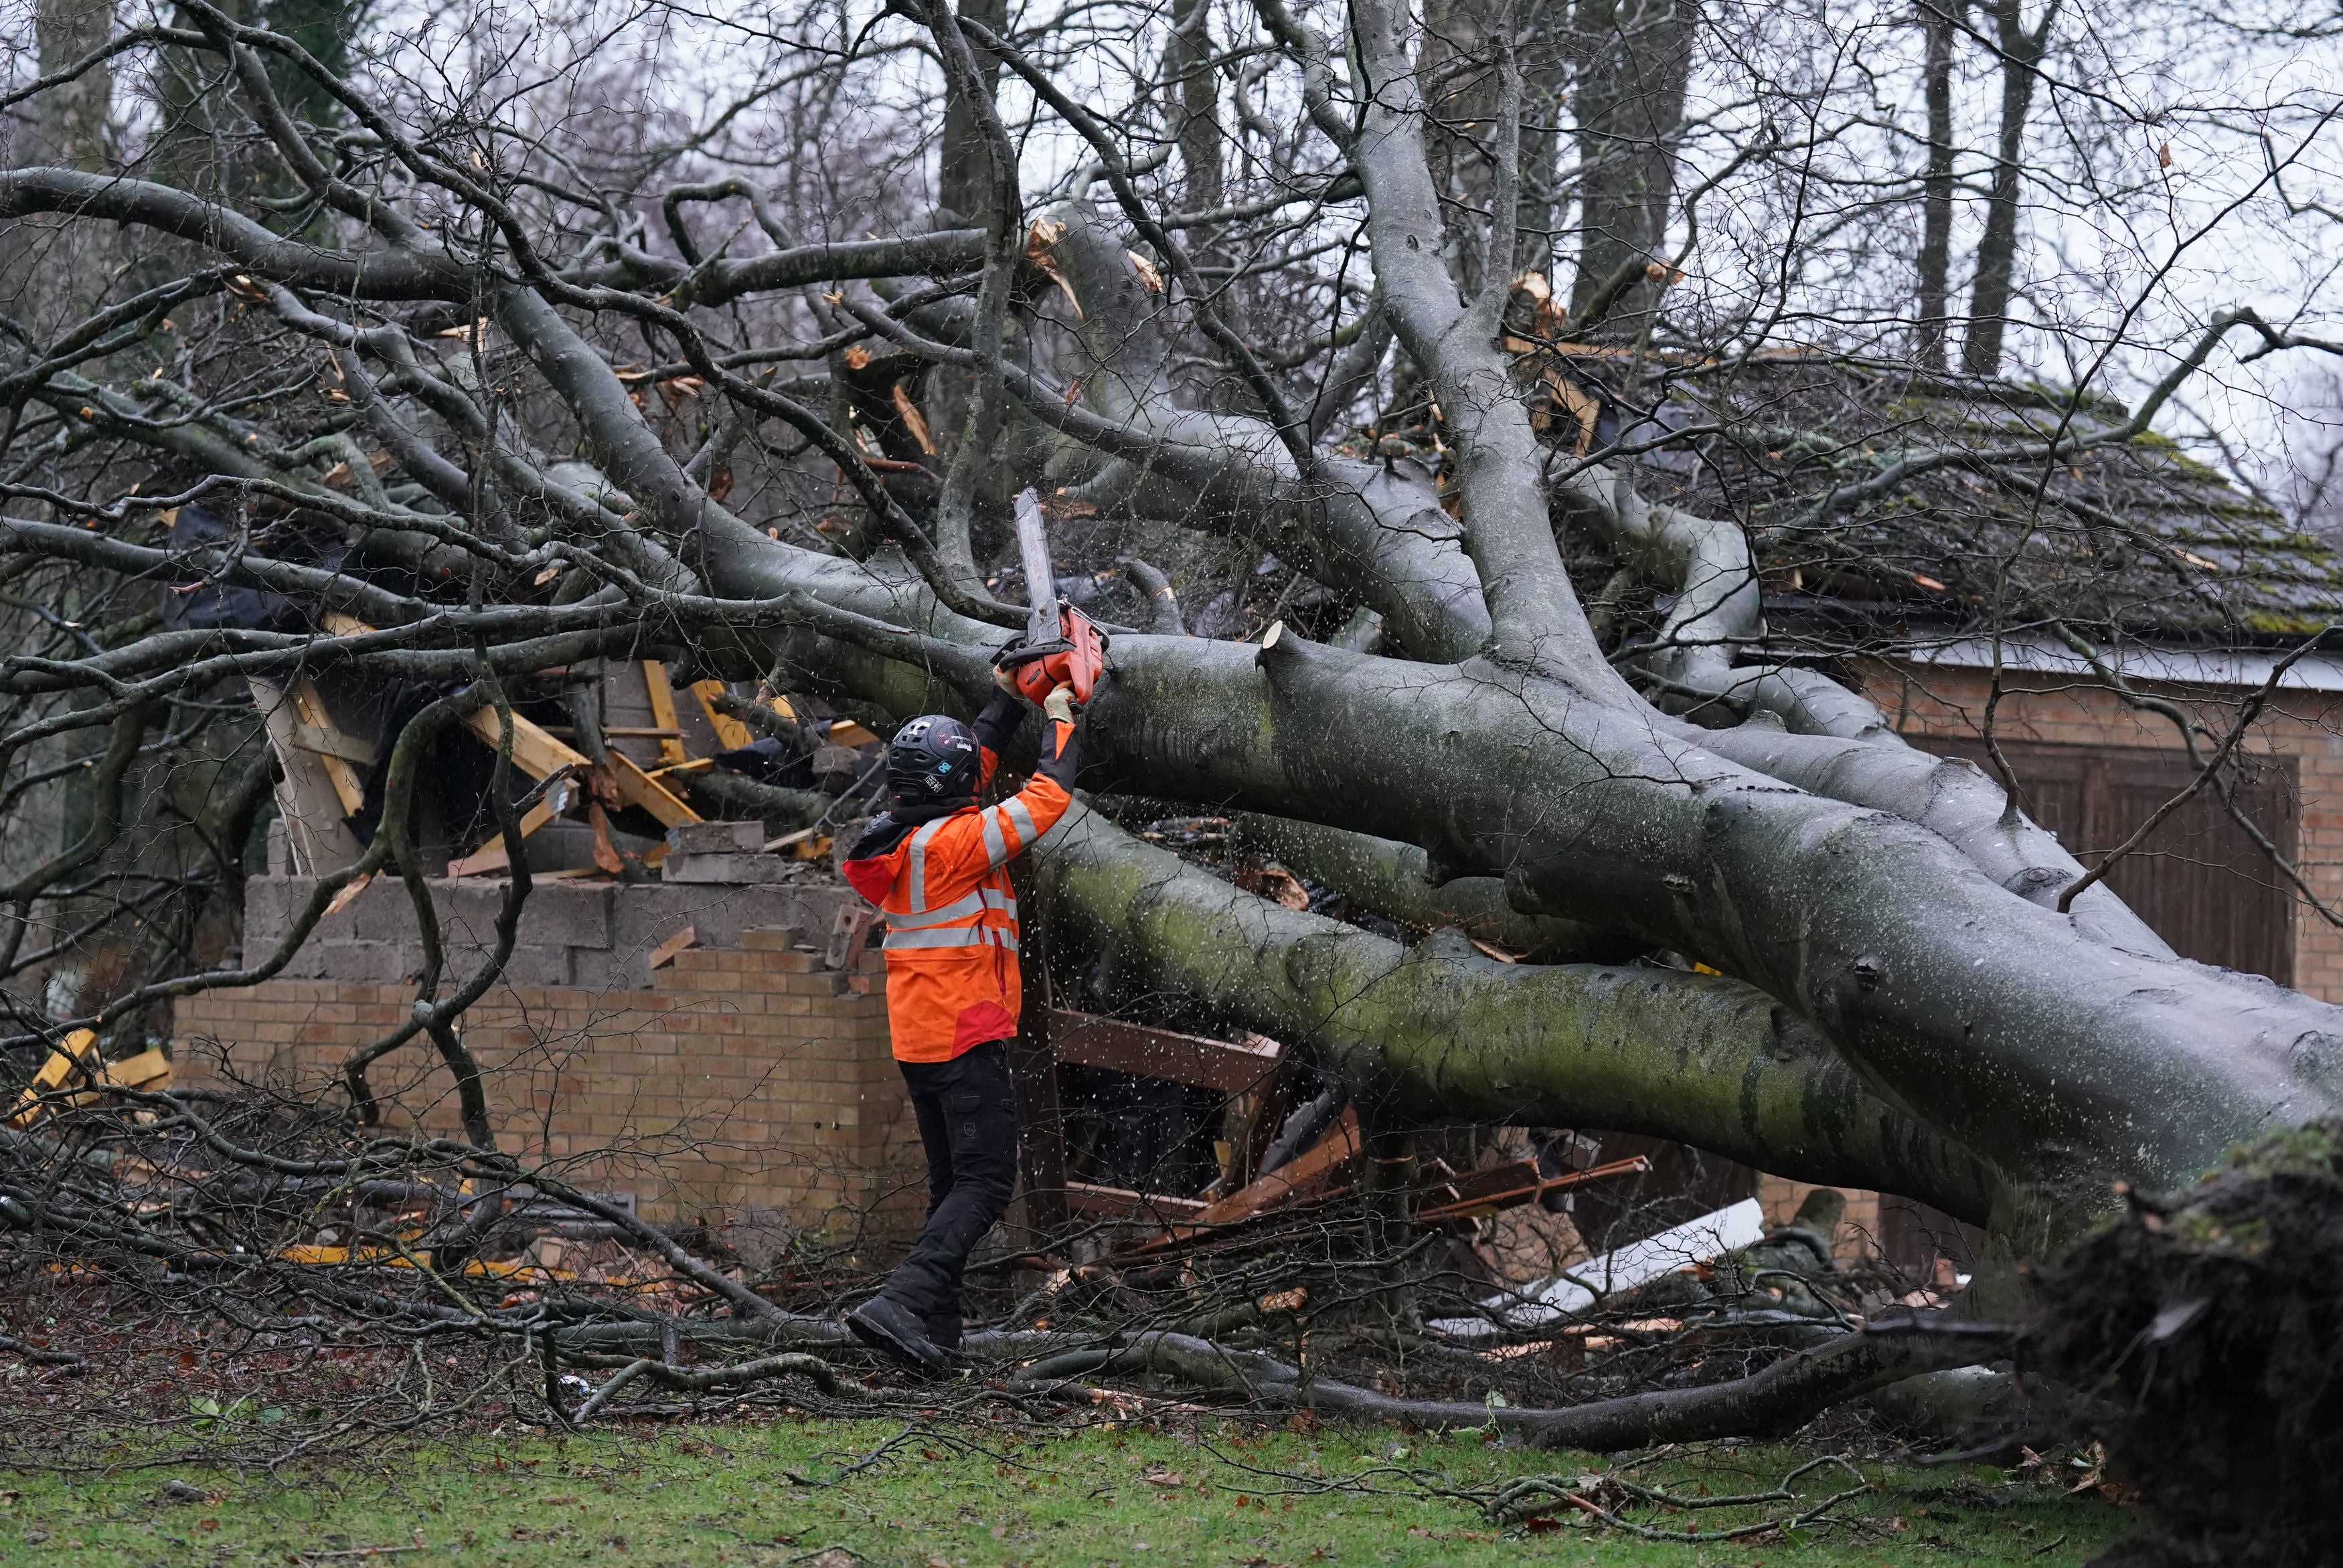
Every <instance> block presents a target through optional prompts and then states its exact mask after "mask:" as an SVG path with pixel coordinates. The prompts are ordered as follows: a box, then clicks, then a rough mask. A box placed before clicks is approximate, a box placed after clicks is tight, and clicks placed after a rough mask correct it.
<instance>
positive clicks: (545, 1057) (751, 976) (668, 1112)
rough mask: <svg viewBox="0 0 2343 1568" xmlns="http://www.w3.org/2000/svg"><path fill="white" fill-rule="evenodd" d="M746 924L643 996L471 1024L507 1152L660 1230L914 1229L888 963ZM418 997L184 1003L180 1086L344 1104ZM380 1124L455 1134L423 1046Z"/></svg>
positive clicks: (396, 990) (363, 987) (373, 1076)
mask: <svg viewBox="0 0 2343 1568" xmlns="http://www.w3.org/2000/svg"><path fill="white" fill-rule="evenodd" d="M741 940H742V946H741V947H740V948H739V949H737V950H697V949H693V950H686V951H684V952H682V953H679V954H678V955H677V956H676V958H675V960H674V961H673V962H672V963H671V964H669V966H667V967H665V968H663V969H661V970H658V971H657V972H656V974H655V975H654V976H653V984H652V989H650V990H640V991H635V990H580V989H570V988H551V987H528V986H524V987H518V988H509V987H499V988H498V989H497V990H491V991H490V992H489V993H488V995H487V996H486V997H484V998H482V999H481V1000H480V1001H479V1002H478V1003H477V1004H475V1005H474V1006H473V1007H472V1008H471V1010H469V1011H468V1012H467V1013H466V1014H465V1015H464V1018H463V1020H462V1024H461V1030H462V1034H463V1039H464V1040H465V1043H466V1044H467V1045H468V1047H469V1048H470V1050H471V1051H472V1053H473V1055H474V1056H475V1057H476V1058H477V1059H478V1061H479V1064H480V1068H481V1070H482V1074H483V1076H484V1078H485V1079H486V1081H487V1085H488V1099H489V1103H490V1111H491V1118H492V1121H493V1124H494V1127H495V1131H496V1134H497V1140H498V1146H499V1147H500V1148H501V1149H503V1150H505V1151H508V1152H510V1153H514V1154H518V1155H520V1156H522V1157H523V1158H525V1159H529V1160H541V1161H548V1162H549V1163H550V1164H551V1166H552V1167H553V1168H554V1169H555V1170H556V1171H557V1172H558V1174H560V1175H561V1176H562V1177H563V1178H564V1179H566V1180H568V1181H570V1182H571V1183H573V1184H575V1185H578V1186H580V1187H583V1188H586V1189H588V1190H589V1191H628V1192H632V1193H634V1194H635V1195H636V1201H637V1204H638V1210H639V1212H640V1213H642V1214H643V1215H644V1216H646V1217H647V1218H653V1219H704V1220H706V1221H708V1222H709V1223H710V1224H718V1223H721V1222H722V1221H723V1220H724V1219H725V1218H726V1217H728V1216H729V1215H731V1214H734V1213H736V1212H738V1211H739V1209H740V1208H741V1207H742V1206H743V1205H744V1204H762V1205H768V1206H770V1207H772V1208H776V1209H779V1210H781V1211H784V1212H786V1213H788V1214H789V1216H790V1218H791V1219H792V1220H794V1221H797V1222H798V1223H799V1224H806V1225H814V1224H823V1223H828V1224H830V1225H831V1226H833V1227H835V1226H840V1225H846V1224H851V1223H853V1222H855V1221H856V1220H857V1218H858V1216H869V1217H872V1218H875V1220H876V1221H877V1224H878V1228H879V1229H880V1231H902V1230H904V1229H905V1228H907V1227H908V1226H910V1225H915V1224H916V1223H917V1220H918V1217H919V1214H920V1211H921V1210H922V1208H923V1206H924V1193H923V1191H921V1189H920V1172H921V1171H923V1170H924V1166H923V1164H922V1162H921V1161H920V1154H919V1130H918V1127H917V1125H916V1123H915V1122H914V1121H913V1119H912V1116H911V1112H910V1102H909V1101H908V1100H907V1099H906V1098H905V1096H904V1093H903V1081H902V1076H901V1074H900V1072H899V1071H898V1070H897V1069H896V1067H895V1062H894V1059H893V1057H892V1055H891V1053H890V1050H889V1049H888V1042H887V1003H886V996H885V990H886V977H885V974H884V972H883V970H882V969H881V968H880V960H879V955H878V954H877V953H876V952H872V953H870V954H868V955H866V957H865V960H864V966H863V970H862V972H861V973H860V975H858V976H856V977H854V980H855V982H856V983H858V984H860V985H863V986H866V987H867V990H865V991H863V992H861V993H860V994H857V993H855V992H854V991H853V990H851V989H850V987H849V985H848V982H847V977H844V976H840V975H836V974H832V973H830V972H828V971H826V970H820V969H818V968H817V967H816V964H815V960H814V958H813V956H812V955H810V954H807V953H801V952H797V951H793V950H790V947H789V933H788V932H783V931H774V932H766V931H759V930H751V931H749V932H746V933H744V935H743V937H742V939H741ZM413 1000H414V991H413V989H412V988H411V987H409V986H406V985H372V984H360V983H355V982H347V981H337V980H275V981H271V982H269V983H267V984H265V985H259V986H254V987H251V988H249V989H246V990H219V991H207V992H205V993H202V994H200V995H197V996H192V997H186V998H182V999H181V1000H179V1002H178V1004H177V1012H176V1021H175V1027H174V1030H173V1033H174V1035H175V1037H176V1038H175V1040H174V1045H173V1051H174V1055H175V1057H176V1060H178V1062H179V1063H180V1072H181V1074H182V1081H183V1082H194V1083H198V1084H201V1083H210V1084H214V1085H224V1084H225V1083H226V1082H231V1081H244V1082H248V1083H256V1084H263V1085H266V1087H268V1088H270V1089H273V1090H276V1091H281V1092H289V1093H293V1094H297V1095H301V1096H305V1097H317V1098H324V1099H328V1100H331V1101H335V1102H337V1103H340V1102H344V1096H343V1093H342V1091H341V1089H340V1087H339V1086H340V1081H341V1073H342V1065H343V1063H344V1062H345V1061H346V1060H347V1058H348V1057H349V1055H350V1053H351V1052H352V1051H354V1050H358V1049H360V1048H362V1047H364V1046H365V1045H367V1044H368V1043H369V1042H371V1041H373V1040H378V1039H380V1038H381V1037H382V1036H383V1035H385V1034H387V1033H388V1032H389V1031H390V1030H393V1029H394V1028H396V1027H397V1024H398V1023H399V1021H400V1020H402V1019H404V1018H405V1017H406V1016H407V1009H408V1008H409V1007H410V1006H411V1005H412V1004H413ZM369 1078H370V1082H371V1085H372V1087H373V1089H374V1091H375V1093H376V1094H377V1097H378V1099H379V1100H380V1101H381V1104H382V1110H383V1121H384V1123H385V1125H386V1127H387V1128H389V1129H396V1130H403V1129H407V1128H416V1129H420V1130H422V1131H427V1132H432V1133H441V1132H454V1131H457V1130H458V1116H457V1108H456V1096H455V1089H454V1083H453V1081H452V1080H451V1078H450V1076H449V1075H448V1073H447V1070H446V1069H445V1068H443V1067H442V1066H441V1065H440V1064H439V1061H438V1059H437V1052H436V1051H435V1050H433V1048H432V1046H431V1044H430V1041H429V1040H427V1038H423V1037H420V1036H418V1037H417V1039H415V1040H410V1041H408V1042H407V1044H405V1045H403V1046H401V1047H400V1048H399V1049H398V1050H395V1051H393V1052H392V1053H390V1054H389V1055H388V1056H387V1057H385V1058H383V1059H382V1060H379V1061H377V1062H376V1063H375V1064H374V1067H373V1069H372V1070H371V1072H370V1075H369Z"/></svg>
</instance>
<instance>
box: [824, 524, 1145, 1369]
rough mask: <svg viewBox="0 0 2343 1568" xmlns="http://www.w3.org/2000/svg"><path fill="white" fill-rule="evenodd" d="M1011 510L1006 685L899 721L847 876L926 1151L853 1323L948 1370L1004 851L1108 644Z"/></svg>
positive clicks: (977, 1132) (1065, 762) (1046, 782)
mask: <svg viewBox="0 0 2343 1568" xmlns="http://www.w3.org/2000/svg"><path fill="white" fill-rule="evenodd" d="M1018 509H1019V514H1020V516H1019V532H1020V534H1021V536H1026V538H1027V541H1028V549H1027V560H1028V563H1029V566H1028V577H1027V580H1028V583H1029V585H1030V586H1031V597H1032V598H1033V603H1034V612H1033V621H1034V625H1033V627H1032V628H1031V629H1030V630H1029V635H1028V637H1027V638H1025V639H1024V641H1023V643H1022V645H1021V647H1018V648H1013V649H1011V650H1010V651H1008V652H1007V653H1005V654H1004V656H1003V663H1002V665H1001V668H999V669H997V670H996V671H995V672H994V676H993V678H994V681H995V683H996V684H997V685H999V686H1000V688H1001V689H1000V690H999V691H998V692H996V693H995V694H994V695H993V697H992V699H991V700H990V702H988V703H986V704H985V707H984V710H983V711H982V712H981V713H979V714H978V715H977V718H976V724H975V727H974V729H970V727H969V726H968V725H965V724H962V723H961V722H960V720H958V719H952V718H950V717H948V716H946V715H944V714H940V713H930V714H925V715H922V716H921V717H920V718H918V719H912V720H911V721H910V723H908V724H906V725H904V726H903V727H902V729H899V730H897V731H896V732H895V737H894V739H893V740H892V741H890V743H889V745H888V748H887V784H888V789H889V795H890V799H889V801H888V806H887V809H886V810H885V811H884V812H882V813H880V815H879V816H878V817H877V818H875V819H872V821H871V823H870V828H869V829H868V830H867V831H865V832H864V833H863V835H862V837H861V838H860V839H859V840H857V841H856V843H855V845H854V848H853V849H852V850H851V852H850V854H849V855H848V857H847V860H846V864H845V867H844V869H845V872H846V879H847V880H848V881H849V882H850V883H851V884H852V885H853V887H854V890H855V891H857V892H859V893H860V894H861V895H862V896H863V897H864V898H866V899H869V900H870V901H871V902H872V903H874V904H877V905H878V906H879V907H880V910H882V911H883V912H884V913H885V915H886V918H887V940H886V943H885V949H886V954H887V1025H888V1030H889V1033H890V1036H891V1037H892V1040H893V1044H894V1050H895V1060H896V1061H897V1062H898V1063H900V1065H901V1068H902V1071H903V1080H904V1082H905V1083H906V1084H907V1085H908V1086H909V1087H910V1096H911V1107H912V1110H913V1111H915V1112H916V1113H917V1115H918V1117H919V1123H920V1142H921V1143H922V1144H923V1145H925V1147H926V1150H927V1156H928V1221H927V1224H926V1227H925V1228H924V1229H922V1230H921V1231H920V1239H919V1240H918V1241H915V1242H913V1243H912V1246H911V1251H910V1255H908V1256H907V1257H905V1258H904V1260H903V1261H902V1263H901V1265H900V1266H899V1267H898V1268H897V1269H896V1270H895V1271H894V1273H893V1274H892V1275H890V1276H889V1278H888V1281H887V1283H886V1285H885V1286H884V1287H883V1288H882V1289H881V1290H880V1292H879V1294H878V1295H876V1296H873V1297H872V1298H871V1299H870V1301H868V1302H863V1303H862V1304H861V1305H860V1306H859V1307H857V1308H855V1309H854V1311H853V1312H850V1313H849V1314H848V1315H847V1319H846V1323H847V1327H849V1328H850V1329H851V1330H853V1332H854V1333H855V1335H856V1337H858V1338H859V1339H860V1340H861V1341H862V1342H864V1343H866V1344H868V1345H870V1346H872V1347H873V1348H874V1349H877V1350H881V1351H884V1352H887V1353H889V1354H890V1355H892V1356H894V1357H896V1358H897V1359H899V1360H900V1361H902V1362H906V1363H908V1364H909V1365H910V1366H912V1367H915V1368H917V1369H920V1370H921V1371H925V1372H933V1373H940V1372H948V1371H949V1370H950V1365H951V1356H950V1352H951V1351H952V1350H953V1348H954V1347H956V1346H957V1345H958V1344H959V1343H960V1276H961V1273H962V1271H964V1270H965V1269H966V1268H967V1266H968V1255H969V1252H970V1251H971V1250H972V1249H973V1248H974V1247H975V1246H976V1244H977V1242H979V1241H981V1240H983V1238H984V1233H985V1232H986V1231H990V1230H991V1229H992V1226H993V1223H994V1222H995V1221H998V1220H999V1219H1000V1218H1001V1213H1002V1212H1003V1211H1005V1210H1006V1209H1007V1208H1008V1207H1009V1198H1010V1193H1011V1189H1012V1188H1013V1187H1014V1185H1015V1181H1016V1175H1017V1106H1016V1097H1015V1094H1014V1091H1013V1090H1012V1089H1011V1082H1010V1077H1009V1050H1008V1045H1007V1041H1008V1040H1009V1038H1010V1037H1011V1035H1013V1034H1015V1033H1016V1032H1017V1016H1018V1009H1019V1002H1020V1000H1021V995H1022V991H1021V981H1020V978H1019V974H1018V968H1017V899H1016V895H1015V894H1014V892H1012V891H1011V888H1010V883H1009V872H1008V869H1007V867H1008V863H1009V861H1010V860H1011V859H1014V858H1015V857H1016V856H1018V855H1021V854H1022V853H1024V852H1025V851H1026V850H1027V849H1031V848H1032V846H1033V841H1034V840H1035V839H1038V838H1040V837H1041V835H1042V834H1044V833H1046V832H1048V831H1049V830H1050V829H1051V826H1052V825H1053V824H1055V823H1056V821H1057V820H1058V819H1059V818H1061V817H1062V816H1064V815H1065V812H1066V808H1067V806H1068V805H1070V804H1071V802H1072V799H1073V795H1072V790H1073V786H1074V768H1075V756H1074V750H1075V748H1074V740H1075V735H1076V732H1077V728H1078V726H1077V721H1076V717H1075V716H1076V714H1077V712H1078V711H1079V709H1078V708H1077V706H1076V704H1077V702H1078V701H1079V700H1080V699H1081V698H1086V697H1088V695H1089V694H1090V688H1091V681H1092V680H1093V679H1095V678H1096V676H1097V674H1098V669H1099V663H1100V655H1101V644H1100V642H1099V639H1098V636H1097V633H1096V632H1095V631H1094V630H1093V629H1091V627H1090V625H1089V623H1088V622H1087V621H1086V620H1083V619H1082V618H1081V615H1080V612H1079V611H1074V610H1071V609H1070V610H1067V611H1065V612H1064V619H1063V622H1062V623H1061V619H1060V612H1059V610H1058V608H1057V605H1056V596H1055V593H1054V591H1053V589H1054V584H1053V583H1052V582H1051V578H1050V576H1049V567H1048V553H1047V550H1046V548H1044V547H1042V546H1041V538H1040V535H1041V510H1040V508H1039V507H1038V506H1037V505H1036V504H1035V503H1034V501H1033V498H1032V492H1031V491H1028V492H1026V494H1025V495H1024V496H1022V497H1021V498H1019V508H1018ZM1042 692H1046V693H1047V695H1046V696H1045V697H1043V698H1042V700H1041V709H1042V711H1043V713H1044V714H1045V715H1046V716H1047V724H1048V729H1047V732H1046V733H1045V734H1044V735H1043V736H1042V738H1041V762H1040V764H1039V766H1037V767H1036V769H1034V773H1033V777H1032V779H1031V781H1030V782H1028V783H1027V784H1026V786H1025V788H1024V789H1021V790H1019V791H1018V792H1017V793H1016V794H1014V795H1012V796H1011V797H1010V798H1009V799H1006V800H1004V801H1002V802H1001V804H999V805H997V806H988V807H983V808H980V807H979V806H978V805H977V792H978V791H979V790H980V789H983V788H984V787H985V786H986V785H987V784H989V783H990V782H991V779H992V772H993V769H994V766H995V765H996V763H997V761H998V759H999V757H1000V753H1001V749H1002V748H1004V747H1005V746H1007V745H1008V744H1009V742H1010V741H1011V739H1013V738H1014V737H1015V735H1016V733H1017V728H1018V725H1019V723H1020V722H1021V720H1022V719H1023V718H1024V709H1023V708H1022V706H1021V703H1020V700H1019V699H1020V696H1021V695H1022V696H1024V697H1026V698H1028V699H1031V698H1032V697H1034V696H1036V695H1039V694H1040V693H1042Z"/></svg>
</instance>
